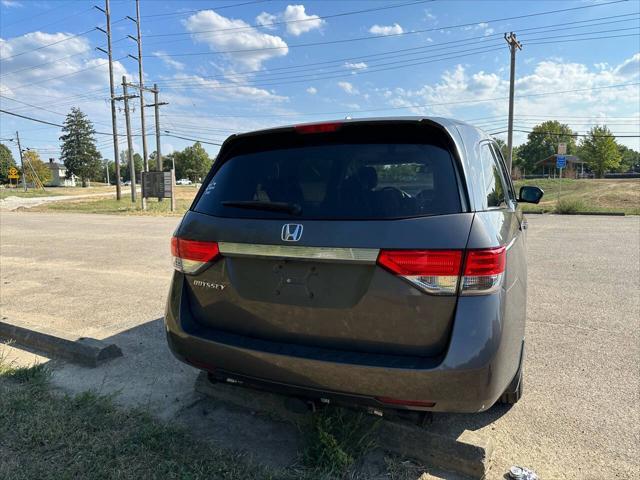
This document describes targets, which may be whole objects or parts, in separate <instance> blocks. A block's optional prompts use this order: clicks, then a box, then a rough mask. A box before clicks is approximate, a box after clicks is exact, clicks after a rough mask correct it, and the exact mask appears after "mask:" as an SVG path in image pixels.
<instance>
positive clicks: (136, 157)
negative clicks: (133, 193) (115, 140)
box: [114, 150, 143, 181]
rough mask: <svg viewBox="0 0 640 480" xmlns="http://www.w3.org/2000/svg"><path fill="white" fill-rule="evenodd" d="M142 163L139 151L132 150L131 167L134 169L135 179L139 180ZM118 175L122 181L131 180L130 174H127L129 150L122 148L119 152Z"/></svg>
mask: <svg viewBox="0 0 640 480" xmlns="http://www.w3.org/2000/svg"><path fill="white" fill-rule="evenodd" d="M142 163H143V162H142V156H141V155H140V154H139V153H135V152H134V154H133V168H134V169H135V171H136V175H135V177H136V179H137V181H140V172H142V168H143V165H142ZM114 170H115V167H114ZM114 175H115V173H114ZM120 176H121V177H122V179H123V180H124V181H127V180H131V175H129V150H124V151H122V152H120ZM114 178H115V177H114Z"/></svg>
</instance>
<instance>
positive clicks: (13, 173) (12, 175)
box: [7, 167, 19, 178]
mask: <svg viewBox="0 0 640 480" xmlns="http://www.w3.org/2000/svg"><path fill="white" fill-rule="evenodd" d="M7 177H8V178H19V175H18V170H17V169H16V167H11V168H10V169H9V175H7Z"/></svg>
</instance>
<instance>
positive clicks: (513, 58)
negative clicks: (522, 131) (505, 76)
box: [504, 32, 522, 175]
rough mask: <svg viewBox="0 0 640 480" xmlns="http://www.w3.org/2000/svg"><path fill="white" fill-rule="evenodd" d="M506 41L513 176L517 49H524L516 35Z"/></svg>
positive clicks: (509, 161) (509, 157) (509, 149)
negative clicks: (508, 53)
mask: <svg viewBox="0 0 640 480" xmlns="http://www.w3.org/2000/svg"><path fill="white" fill-rule="evenodd" d="M504 39H505V40H506V41H507V44H508V45H509V50H510V52H511V70H510V76H509V126H508V128H507V130H508V133H507V170H508V171H509V175H511V170H512V168H513V100H514V98H513V97H514V90H515V77H516V48H517V49H522V45H520V42H518V40H516V34H515V33H513V32H511V33H509V35H507V34H506V33H505V34H504Z"/></svg>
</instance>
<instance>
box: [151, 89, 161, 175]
mask: <svg viewBox="0 0 640 480" xmlns="http://www.w3.org/2000/svg"><path fill="white" fill-rule="evenodd" d="M158 93H159V92H158V84H157V83H154V84H153V103H154V105H153V107H154V110H155V116H156V160H157V162H158V171H159V172H161V171H162V153H161V152H160V103H159V101H158Z"/></svg>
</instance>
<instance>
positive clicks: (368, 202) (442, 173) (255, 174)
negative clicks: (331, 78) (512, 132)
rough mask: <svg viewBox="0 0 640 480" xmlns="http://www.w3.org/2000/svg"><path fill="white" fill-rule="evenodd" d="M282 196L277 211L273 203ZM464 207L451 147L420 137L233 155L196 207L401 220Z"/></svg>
mask: <svg viewBox="0 0 640 480" xmlns="http://www.w3.org/2000/svg"><path fill="white" fill-rule="evenodd" d="M274 203H275V204H277V205H276V206H277V207H279V208H278V209H276V211H273V210H274V209H272V208H270V207H271V205H270V204H274ZM234 204H235V205H234ZM460 209H461V207H460V195H459V193H458V187H457V182H456V175H455V170H454V166H453V159H452V157H451V155H450V153H449V152H448V151H447V150H446V149H444V148H443V147H440V146H436V145H429V144H413V143H393V144H378V143H358V144H324V145H310V146H303V147H294V148H283V149H272V150H266V151H259V152H251V153H246V154H240V155H237V156H233V157H231V158H229V159H227V160H226V161H225V162H224V163H223V164H222V166H221V167H220V168H219V169H218V171H217V172H216V173H215V175H214V176H213V177H212V178H211V179H210V180H209V183H208V184H207V186H206V187H205V190H204V192H203V194H202V195H201V196H200V198H199V199H198V201H197V203H196V205H195V208H194V210H195V211H197V212H200V213H206V214H209V215H215V216H220V217H234V218H274V219H275V218H278V219H292V218H296V219H308V220H314V219H315V220H348V219H370V220H377V219H393V218H406V217H419V216H428V215H444V214H451V213H458V212H460Z"/></svg>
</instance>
